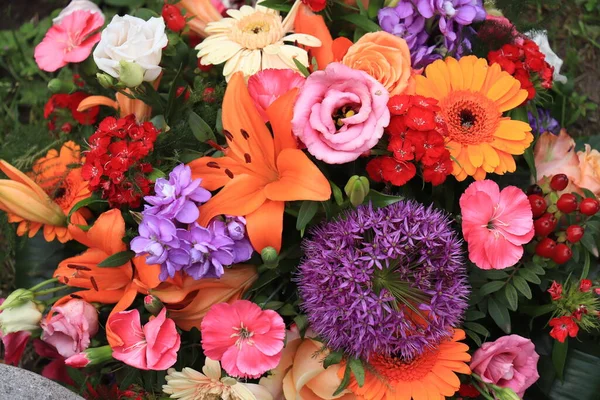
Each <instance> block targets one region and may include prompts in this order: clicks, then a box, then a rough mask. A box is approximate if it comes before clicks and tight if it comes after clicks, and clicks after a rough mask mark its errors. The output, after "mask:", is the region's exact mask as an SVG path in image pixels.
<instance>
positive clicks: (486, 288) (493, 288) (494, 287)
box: [479, 281, 504, 296]
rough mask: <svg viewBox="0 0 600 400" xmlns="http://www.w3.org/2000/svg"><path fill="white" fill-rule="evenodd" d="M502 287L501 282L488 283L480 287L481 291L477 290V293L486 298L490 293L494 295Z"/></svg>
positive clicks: (502, 283)
mask: <svg viewBox="0 0 600 400" xmlns="http://www.w3.org/2000/svg"><path fill="white" fill-rule="evenodd" d="M503 286H504V282H503V281H492V282H488V283H486V284H485V285H483V286H482V287H481V289H479V293H480V294H481V295H482V296H487V295H488V294H490V293H494V292H497V291H498V290H500V289H502V287H503Z"/></svg>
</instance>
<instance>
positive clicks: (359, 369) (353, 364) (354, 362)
mask: <svg viewBox="0 0 600 400" xmlns="http://www.w3.org/2000/svg"><path fill="white" fill-rule="evenodd" d="M348 365H350V369H351V370H352V373H353V374H354V378H355V379H356V383H358V387H363V385H364V384H365V368H364V367H363V365H362V362H361V361H360V360H358V359H356V358H351V359H350V360H349V361H348Z"/></svg>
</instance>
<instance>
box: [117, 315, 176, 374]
mask: <svg viewBox="0 0 600 400" xmlns="http://www.w3.org/2000/svg"><path fill="white" fill-rule="evenodd" d="M166 314H167V309H166V308H163V309H162V311H161V312H160V313H159V314H158V316H157V317H156V318H154V319H152V320H151V321H150V322H148V323H147V324H146V325H144V326H143V327H142V324H141V322H140V313H139V312H138V310H131V311H121V312H118V313H116V314H114V315H112V316H111V317H110V318H109V319H108V325H109V327H110V330H111V331H112V333H113V334H114V335H116V336H118V337H119V339H120V340H121V344H120V345H119V346H116V347H113V349H112V350H113V354H112V355H113V358H116V359H117V360H120V361H123V362H124V363H125V364H127V365H131V366H132V367H134V368H138V369H143V370H149V369H152V370H157V371H163V370H166V369H167V368H169V367H172V366H173V364H175V362H176V361H177V351H179V346H180V344H181V338H180V337H179V334H178V333H177V328H175V322H174V321H173V320H172V319H170V318H167V317H166Z"/></svg>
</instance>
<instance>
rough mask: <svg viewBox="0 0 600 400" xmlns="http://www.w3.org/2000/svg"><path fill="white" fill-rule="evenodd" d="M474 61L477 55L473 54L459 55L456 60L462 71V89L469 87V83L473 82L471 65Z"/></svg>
mask: <svg viewBox="0 0 600 400" xmlns="http://www.w3.org/2000/svg"><path fill="white" fill-rule="evenodd" d="M476 61H477V57H475V56H466V57H461V58H460V60H459V61H458V65H459V66H460V69H461V71H462V76H463V88H464V89H470V88H471V83H472V82H473V66H474V65H475V62H476Z"/></svg>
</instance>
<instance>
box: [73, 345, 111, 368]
mask: <svg viewBox="0 0 600 400" xmlns="http://www.w3.org/2000/svg"><path fill="white" fill-rule="evenodd" d="M110 360H112V349H111V348H110V346H109V345H106V346H102V347H92V348H90V349H87V350H86V351H83V352H81V353H78V354H75V355H74V356H71V357H69V358H67V359H66V360H65V364H67V365H68V366H69V367H73V368H84V367H89V366H90V365H97V364H102V363H104V362H106V361H110Z"/></svg>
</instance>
